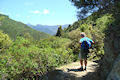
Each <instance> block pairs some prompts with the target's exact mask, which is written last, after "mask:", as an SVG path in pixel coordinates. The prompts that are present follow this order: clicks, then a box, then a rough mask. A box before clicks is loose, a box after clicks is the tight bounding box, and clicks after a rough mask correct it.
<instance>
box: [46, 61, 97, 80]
mask: <svg viewBox="0 0 120 80" xmlns="http://www.w3.org/2000/svg"><path fill="white" fill-rule="evenodd" d="M97 67H98V64H97V63H95V62H90V61H89V62H88V66H87V71H78V68H80V63H79V62H74V63H71V64H67V65H64V66H61V67H59V68H56V70H54V71H52V72H49V73H48V74H47V76H46V78H45V79H44V80H89V79H85V78H84V77H85V76H86V75H88V74H92V73H93V72H95V70H96V68H97Z"/></svg>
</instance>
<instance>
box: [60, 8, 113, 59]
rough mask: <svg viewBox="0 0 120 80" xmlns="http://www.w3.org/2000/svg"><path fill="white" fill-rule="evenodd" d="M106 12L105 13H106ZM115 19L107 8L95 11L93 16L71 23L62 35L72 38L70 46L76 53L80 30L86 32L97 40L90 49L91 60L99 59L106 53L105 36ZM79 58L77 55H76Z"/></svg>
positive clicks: (77, 51)
mask: <svg viewBox="0 0 120 80" xmlns="http://www.w3.org/2000/svg"><path fill="white" fill-rule="evenodd" d="M104 13H105V14H104ZM114 21H115V19H114V17H113V15H112V14H110V13H109V12H108V11H106V10H105V9H103V10H99V11H98V12H95V13H93V14H92V15H91V16H89V17H87V18H85V19H83V20H81V21H77V22H75V23H74V24H73V25H69V27H68V28H67V29H64V31H63V34H64V35H62V37H64V38H69V39H71V40H72V43H71V45H70V46H69V48H71V49H72V50H73V53H74V54H77V55H78V53H79V51H80V48H79V46H80V45H79V40H80V32H85V33H86V34H87V36H88V37H89V38H91V39H93V40H94V41H95V44H94V45H93V49H90V55H91V56H90V58H89V59H90V60H91V59H92V60H99V59H101V57H102V56H103V55H104V43H103V42H104V41H103V40H104V37H105V33H106V30H107V28H108V26H110V25H111V23H113V22H114ZM76 60H77V57H76Z"/></svg>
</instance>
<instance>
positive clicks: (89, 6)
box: [70, 0, 117, 19]
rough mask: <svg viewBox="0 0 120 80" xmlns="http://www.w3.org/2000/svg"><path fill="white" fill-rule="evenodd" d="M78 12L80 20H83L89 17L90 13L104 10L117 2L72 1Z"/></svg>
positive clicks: (110, 0) (101, 0)
mask: <svg viewBox="0 0 120 80" xmlns="http://www.w3.org/2000/svg"><path fill="white" fill-rule="evenodd" d="M70 1H71V2H72V3H73V4H74V6H76V7H77V8H78V9H79V11H78V15H77V16H78V18H79V19H83V18H85V17H87V16H88V14H89V13H93V12H95V11H97V10H98V9H100V8H104V7H106V6H108V5H110V4H114V2H115V1H117V0H70Z"/></svg>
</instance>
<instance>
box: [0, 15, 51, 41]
mask: <svg viewBox="0 0 120 80" xmlns="http://www.w3.org/2000/svg"><path fill="white" fill-rule="evenodd" d="M0 30H2V31H4V32H5V33H7V34H8V35H9V36H10V37H11V38H12V39H15V38H16V36H24V34H26V33H27V34H28V33H29V35H31V36H32V37H33V38H34V39H35V40H40V39H43V38H47V37H49V35H48V34H45V33H43V32H39V31H36V30H34V29H32V28H30V27H28V26H27V25H25V24H23V23H21V22H17V21H14V20H12V19H10V18H9V17H8V16H5V15H2V14H0Z"/></svg>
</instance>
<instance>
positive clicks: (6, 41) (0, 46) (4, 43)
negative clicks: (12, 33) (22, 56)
mask: <svg viewBox="0 0 120 80" xmlns="http://www.w3.org/2000/svg"><path fill="white" fill-rule="evenodd" d="M11 42H12V41H11V39H10V38H9V36H8V35H7V34H4V33H3V32H2V31H0V52H1V53H2V52H4V50H5V49H7V48H8V47H9V46H10V44H11Z"/></svg>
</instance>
